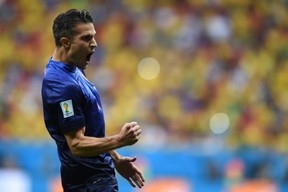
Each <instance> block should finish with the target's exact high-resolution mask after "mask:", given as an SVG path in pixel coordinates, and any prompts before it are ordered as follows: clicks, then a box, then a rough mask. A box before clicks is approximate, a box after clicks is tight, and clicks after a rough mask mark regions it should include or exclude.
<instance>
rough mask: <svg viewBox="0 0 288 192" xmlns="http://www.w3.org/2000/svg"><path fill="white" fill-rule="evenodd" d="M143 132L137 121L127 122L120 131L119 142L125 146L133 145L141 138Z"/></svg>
mask: <svg viewBox="0 0 288 192" xmlns="http://www.w3.org/2000/svg"><path fill="white" fill-rule="evenodd" d="M141 132H142V131H141V129H140V126H139V125H138V124H137V122H131V123H125V124H124V126H123V127H122V129H121V131H120V133H119V142H120V143H121V144H123V146H126V145H133V144H135V143H136V142H137V141H138V140H139V139H140V135H141Z"/></svg>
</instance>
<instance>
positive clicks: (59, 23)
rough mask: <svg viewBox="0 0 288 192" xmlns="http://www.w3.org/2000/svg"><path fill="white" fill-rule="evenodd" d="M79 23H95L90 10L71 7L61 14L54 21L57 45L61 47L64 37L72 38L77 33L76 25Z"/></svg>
mask: <svg viewBox="0 0 288 192" xmlns="http://www.w3.org/2000/svg"><path fill="white" fill-rule="evenodd" d="M79 23H93V19H92V17H91V15H90V14H89V12H88V11H86V10H85V9H83V10H80V11H79V10H76V9H70V10H68V11H67V12H65V13H61V14H59V15H58V16H57V17H56V18H55V20H54V22H53V35H54V40H55V44H56V46H57V47H61V42H60V39H61V38H62V37H67V38H69V39H70V38H72V37H73V36H74V35H75V30H74V28H75V26H76V25H77V24H79Z"/></svg>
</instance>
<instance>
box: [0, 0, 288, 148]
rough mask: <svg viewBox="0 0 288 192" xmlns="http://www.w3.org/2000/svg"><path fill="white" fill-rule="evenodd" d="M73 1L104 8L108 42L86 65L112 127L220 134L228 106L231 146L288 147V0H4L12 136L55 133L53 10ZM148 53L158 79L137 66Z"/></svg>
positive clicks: (4, 124)
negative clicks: (49, 99) (132, 124)
mask: <svg viewBox="0 0 288 192" xmlns="http://www.w3.org/2000/svg"><path fill="white" fill-rule="evenodd" d="M70 8H78V9H82V8H84V9H87V10H88V11H89V12H90V13H91V15H92V16H93V18H94V24H95V28H96V32H97V35H96V41H97V43H98V47H97V48H96V53H95V54H94V55H93V57H92V60H91V63H90V65H89V66H88V68H87V69H86V74H87V77H88V79H90V80H91V81H92V82H93V83H94V84H95V85H96V87H97V88H98V90H99V92H100V95H101V97H102V102H103V105H104V112H105V118H106V125H107V132H108V134H113V133H116V132H118V131H119V129H120V128H121V127H122V124H124V123H125V122H127V121H131V120H136V121H138V122H139V123H140V124H141V125H142V127H143V130H145V131H146V132H150V133H153V134H152V137H153V135H154V138H155V139H158V141H159V142H161V141H164V142H179V141H181V142H190V141H193V140H195V139H205V138H207V137H211V135H212V133H211V130H210V128H209V121H210V118H211V117H212V116H213V115H214V114H215V113H226V114H227V115H228V116H229V119H230V125H229V129H228V130H227V131H226V132H225V133H224V134H225V142H227V145H228V146H230V147H239V146H256V147H258V146H261V147H267V148H272V149H275V150H278V151H285V150H287V147H288V145H287V144H286V142H287V140H288V116H287V112H288V99H287V96H288V89H287V88H285V86H288V78H287V74H288V10H287V8H288V1H286V0H255V1H250V0H241V1H236V0H157V1H156V0H122V1H121V0H115V1H105V0H82V1H77V0H63V1H61V0H29V1H27V0H2V1H0V45H1V46H0V50H1V52H0V137H1V138H2V139H9V138H16V139H47V138H48V137H49V136H48V134H47V131H46V128H45V126H44V122H43V115H42V103H41V95H40V94H41V92H40V90H41V81H42V73H43V70H44V68H45V65H46V63H47V61H48V60H49V58H50V57H51V54H52V52H53V50H54V40H53V35H52V29H51V28H52V22H53V19H54V18H55V16H56V15H57V14H59V13H60V12H62V11H66V10H68V9H70ZM146 57H152V58H154V59H156V60H157V61H158V62H159V64H160V74H159V75H158V76H157V77H156V78H155V79H152V80H145V79H142V78H141V77H140V76H139V74H138V72H137V66H138V63H139V62H140V60H141V59H143V58H146ZM147 141H149V140H147ZM153 142H155V140H154V141H153Z"/></svg>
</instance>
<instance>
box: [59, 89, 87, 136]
mask: <svg viewBox="0 0 288 192" xmlns="http://www.w3.org/2000/svg"><path fill="white" fill-rule="evenodd" d="M57 101H58V102H56V103H55V104H56V105H58V106H57V115H58V123H59V126H60V129H61V131H62V132H63V133H65V132H69V131H73V130H76V129H79V128H82V127H84V126H85V118H84V115H83V109H82V108H83V102H84V96H83V94H82V92H81V89H80V88H79V87H78V85H77V84H70V85H69V84H68V85H65V86H63V87H62V88H60V90H59V99H57Z"/></svg>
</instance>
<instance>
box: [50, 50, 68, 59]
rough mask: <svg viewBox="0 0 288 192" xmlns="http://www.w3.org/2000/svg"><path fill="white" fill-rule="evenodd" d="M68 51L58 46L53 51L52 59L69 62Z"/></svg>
mask: <svg viewBox="0 0 288 192" xmlns="http://www.w3.org/2000/svg"><path fill="white" fill-rule="evenodd" d="M67 58H68V57H67V52H66V51H65V50H64V49H63V48H62V47H60V48H58V47H57V48H56V49H55V50H54V52H53V55H52V60H54V61H59V62H63V63H68V59H67Z"/></svg>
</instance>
